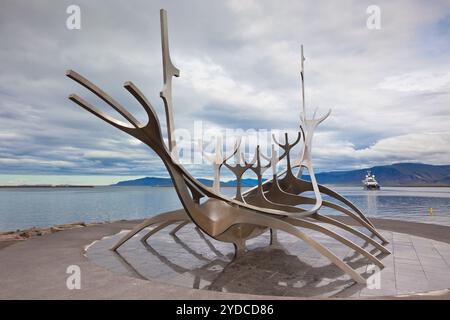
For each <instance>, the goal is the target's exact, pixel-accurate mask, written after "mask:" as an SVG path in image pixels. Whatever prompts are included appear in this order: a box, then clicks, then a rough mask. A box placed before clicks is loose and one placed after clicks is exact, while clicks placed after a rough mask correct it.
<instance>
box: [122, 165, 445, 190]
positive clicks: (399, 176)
mask: <svg viewBox="0 0 450 320" xmlns="http://www.w3.org/2000/svg"><path fill="white" fill-rule="evenodd" d="M368 170H370V171H371V172H372V173H373V174H375V176H376V179H377V181H378V183H379V184H380V185H381V186H417V187H419V186H450V165H439V166H436V165H430V164H423V163H396V164H392V165H387V166H375V167H372V168H367V169H360V170H350V171H331V172H321V173H318V174H316V178H317V181H318V182H319V183H321V184H332V185H343V186H359V185H361V184H362V182H361V180H363V179H364V177H365V174H366V172H367V171H368ZM303 178H304V179H307V180H308V179H309V177H308V176H303ZM199 181H200V182H202V183H203V184H205V185H208V186H211V185H212V180H209V179H199ZM256 184H257V180H256V179H243V180H242V185H243V186H254V185H256ZM221 185H222V186H224V187H233V186H236V181H235V180H231V181H226V182H222V183H221ZM114 186H154V187H156V186H159V187H166V186H167V187H168V186H172V180H171V179H170V178H155V177H147V178H142V179H137V180H127V181H121V182H119V183H117V184H115V185H114Z"/></svg>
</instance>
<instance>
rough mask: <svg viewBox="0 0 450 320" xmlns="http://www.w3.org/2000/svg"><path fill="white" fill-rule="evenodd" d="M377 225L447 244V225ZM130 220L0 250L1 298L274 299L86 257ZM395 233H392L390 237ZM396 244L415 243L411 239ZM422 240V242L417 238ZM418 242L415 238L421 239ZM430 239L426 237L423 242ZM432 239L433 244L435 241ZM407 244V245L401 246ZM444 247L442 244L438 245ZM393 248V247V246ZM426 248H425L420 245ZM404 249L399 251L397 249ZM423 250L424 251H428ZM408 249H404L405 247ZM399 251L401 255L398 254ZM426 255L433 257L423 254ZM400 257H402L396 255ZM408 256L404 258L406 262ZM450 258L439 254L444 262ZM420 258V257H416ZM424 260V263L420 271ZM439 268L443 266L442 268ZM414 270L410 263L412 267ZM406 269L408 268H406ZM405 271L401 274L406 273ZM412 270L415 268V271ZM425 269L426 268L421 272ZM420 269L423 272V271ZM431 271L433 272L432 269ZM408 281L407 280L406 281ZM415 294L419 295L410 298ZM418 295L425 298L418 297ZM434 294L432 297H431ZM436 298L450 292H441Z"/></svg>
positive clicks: (449, 237) (379, 222) (449, 232)
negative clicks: (74, 278) (134, 273)
mask: <svg viewBox="0 0 450 320" xmlns="http://www.w3.org/2000/svg"><path fill="white" fill-rule="evenodd" d="M374 222H375V224H376V225H377V226H378V227H381V228H382V229H385V230H393V231H400V232H405V231H408V233H410V234H414V235H415V236H417V237H427V236H429V237H433V239H434V240H436V241H442V242H446V243H450V228H449V227H442V226H435V225H425V224H420V223H411V222H400V221H392V220H384V219H383V220H381V219H379V220H376V219H375V220H374ZM135 223H136V221H134V222H115V223H110V224H102V225H95V226H88V227H84V228H79V229H71V230H66V231H63V232H59V233H55V234H50V235H45V236H42V237H36V238H32V239H30V240H27V241H24V242H21V243H17V244H14V245H11V246H8V247H6V248H3V249H1V250H0V298H1V299H37V298H39V299H125V298H126V299H224V298H225V299H244V298H245V299H254V298H265V299H267V298H277V297H276V296H273V297H272V296H256V295H247V294H244V293H223V292H217V291H207V290H195V289H189V288H187V287H180V286H176V285H172V284H168V283H161V282H156V281H153V280H144V279H139V278H133V277H129V276H126V275H121V274H118V273H116V272H114V273H113V272H110V271H108V270H106V269H104V268H102V267H100V266H97V265H96V264H95V263H93V262H91V261H89V259H88V258H87V257H85V256H84V247H85V246H86V245H87V244H90V243H92V242H93V241H95V240H98V239H101V238H102V237H104V236H108V235H114V234H116V233H118V232H119V231H120V230H123V229H130V228H131V227H132V226H133V225H135ZM394 236H395V235H394ZM406 237H407V238H408V240H405V239H406V238H404V239H399V245H401V243H400V242H402V240H403V242H406V243H411V244H413V245H415V242H417V240H414V239H415V237H410V236H409V237H408V236H406ZM420 241H422V240H420ZM420 241H419V242H420ZM427 241H428V243H430V242H429V240H427ZM433 243H434V242H433ZM405 245H406V244H405ZM441 246H442V245H441ZM395 249H396V248H395V247H394V250H395ZM424 249H425V247H424ZM399 250H400V251H399V252H402V251H401V250H402V249H399ZM426 251H427V250H424V251H423V253H426ZM405 252H407V251H405ZM401 254H402V253H400V255H401ZM421 256H423V257H424V259H428V258H430V259H432V258H433V257H427V256H426V255H422V254H421ZM399 258H400V259H402V258H401V257H400V256H399ZM408 258H409V260H414V259H415V258H414V259H411V257H408V256H404V257H403V259H406V260H407V261H406V263H405V267H406V265H413V264H411V263H409V260H408ZM447 258H449V259H450V256H449V257H447V256H445V257H444V256H442V259H443V260H444V261H447V262H448V260H446V259H447ZM417 259H418V260H419V262H421V261H422V260H421V258H420V256H419V255H417ZM69 265H78V266H80V268H81V275H82V281H81V285H82V288H81V290H69V289H67V286H66V280H67V277H68V276H69V275H68V274H67V273H66V269H67V267H68V266H69ZM423 266H424V264H422V269H423ZM440 267H442V265H441V266H440ZM411 268H413V267H411ZM406 271H408V270H406ZM406 271H405V272H406ZM413 271H414V270H413ZM425 271H426V270H425ZM425 271H424V272H425ZM430 272H431V273H433V272H434V271H433V270H431V271H430ZM408 281H409V280H408ZM414 297H418V296H414ZM420 297H424V296H423V295H421V296H420ZM433 297H436V296H433ZM438 297H442V298H448V297H449V295H448V294H446V293H444V294H443V295H441V294H440V293H439V295H438Z"/></svg>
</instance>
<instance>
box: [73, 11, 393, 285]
mask: <svg viewBox="0 0 450 320" xmlns="http://www.w3.org/2000/svg"><path fill="white" fill-rule="evenodd" d="M160 18H161V40H162V53H163V71H164V73H163V74H164V85H163V90H162V91H161V94H160V96H161V98H162V100H163V102H164V106H165V113H166V124H167V135H168V146H166V144H165V142H164V139H163V135H162V132H161V126H160V123H159V118H158V116H157V114H156V112H155V110H154V109H153V107H152V105H151V103H150V102H149V101H148V100H147V98H146V97H145V96H144V95H143V94H142V92H141V91H140V90H139V89H138V88H137V87H136V86H135V85H134V84H133V83H132V82H125V84H124V87H125V89H126V90H127V91H128V92H129V93H130V94H131V95H132V96H133V97H134V98H135V99H136V100H137V101H138V102H139V103H140V104H141V105H142V107H143V108H144V110H145V111H146V113H147V115H148V119H149V120H148V123H146V124H142V123H140V122H139V121H138V120H137V119H136V118H134V117H133V115H131V114H130V113H129V112H128V111H127V110H126V109H125V108H123V107H122V106H121V105H120V104H119V103H118V102H117V101H115V100H114V99H113V98H111V97H110V96H108V95H107V94H106V93H105V92H103V91H102V90H101V89H100V88H98V87H97V86H95V85H94V84H93V83H91V82H90V81H89V80H87V79H86V78H84V77H83V76H81V75H80V74H78V73H76V72H75V71H71V70H69V71H67V76H68V77H69V78H71V79H73V80H74V81H76V82H78V83H79V84H81V85H82V86H84V87H85V88H87V89H88V90H89V91H91V92H92V93H94V94H95V95H96V96H98V97H99V98H101V99H102V100H103V101H104V102H106V103H107V104H108V105H109V106H111V107H112V108H113V109H114V110H116V111H117V112H118V113H119V114H120V115H121V116H123V117H124V118H125V119H126V120H127V121H128V122H129V125H128V124H125V123H123V122H120V121H118V120H116V119H114V118H112V117H110V116H108V115H107V114H105V113H103V112H101V111H100V110H98V109H97V108H95V107H94V106H93V105H91V104H89V103H88V102H87V101H85V100H83V99H82V98H81V97H79V96H78V95H76V94H72V95H70V97H69V99H70V100H72V101H73V102H75V103H76V104H78V105H79V106H81V107H82V108H84V109H86V110H87V111H89V112H91V113H93V114H94V115H96V116H97V117H99V118H100V119H102V120H104V121H105V122H107V123H109V124H110V125H112V126H114V127H116V128H118V129H119V130H121V131H123V132H125V133H127V134H129V135H131V136H133V137H135V138H136V139H138V140H140V141H142V142H143V143H145V144H146V145H148V146H149V147H150V148H151V149H153V150H154V151H155V152H156V154H157V155H158V156H159V157H160V158H161V160H162V161H163V162H164V165H165V166H166V168H167V171H168V172H169V174H170V176H171V178H172V180H173V183H174V186H175V190H176V192H177V194H178V197H179V198H180V201H181V203H182V205H183V209H179V210H175V211H171V212H166V213H162V214H160V215H158V216H154V217H151V218H149V219H146V220H145V221H143V222H142V223H141V224H139V225H138V226H136V227H135V228H134V229H133V230H131V231H130V232H128V233H127V234H126V235H125V236H124V237H123V238H122V239H121V240H120V241H119V242H118V243H117V244H116V245H115V246H114V247H113V248H112V250H117V249H118V248H119V247H120V246H121V245H122V244H124V243H125V242H126V241H127V240H128V239H130V238H131V237H132V236H134V235H136V234H137V233H138V232H140V231H141V230H143V229H145V228H147V227H149V226H154V228H153V229H152V230H151V231H150V232H148V233H146V234H145V236H144V237H143V239H142V240H143V241H146V240H147V239H148V238H149V237H150V236H151V235H153V234H155V233H156V232H158V231H160V230H161V229H163V228H165V227H167V226H169V225H173V224H178V225H177V226H176V227H175V229H174V230H173V231H172V232H171V233H172V234H174V233H175V232H177V231H178V230H179V229H180V228H182V227H183V226H184V225H186V224H187V223H190V222H193V223H194V224H195V225H196V226H197V227H198V228H199V229H200V230H202V231H203V232H204V233H206V234H207V235H209V236H210V237H212V238H215V239H217V240H220V241H224V242H230V243H233V244H234V246H235V253H236V256H238V255H240V254H242V253H244V252H245V242H246V240H248V239H251V238H254V237H257V236H259V235H260V234H262V233H264V232H265V231H267V230H268V229H270V230H271V231H272V241H275V237H276V232H275V231H276V230H280V231H284V232H287V233H289V234H291V235H294V236H296V237H298V238H300V239H302V240H303V241H305V242H306V243H307V244H309V245H310V246H311V247H312V248H313V249H315V250H317V251H318V252H319V253H320V254H322V255H323V256H325V257H327V258H328V259H329V260H330V261H331V262H332V263H334V264H335V265H336V266H337V267H339V268H340V269H341V270H342V271H343V272H345V273H347V274H348V275H350V277H351V278H352V279H354V280H355V281H356V282H358V283H365V279H364V278H363V277H362V276H361V275H360V274H359V273H357V272H356V271H355V270H354V269H352V268H351V267H350V266H349V265H348V264H347V263H345V262H344V261H343V260H341V259H340V258H339V257H337V256H336V255H335V254H334V253H332V252H331V251H330V250H328V249H327V248H325V247H324V246H323V245H321V244H320V243H319V242H317V241H316V240H314V239H312V238H311V237H309V236H307V235H306V234H305V233H303V232H302V231H301V228H306V229H312V230H316V231H318V232H321V233H323V234H325V235H328V236H330V237H332V238H334V239H336V240H337V241H339V242H341V243H342V244H344V245H346V246H348V247H349V248H351V249H353V250H355V251H356V252H357V253H359V254H361V255H362V256H364V257H366V258H367V259H368V260H369V261H370V263H373V264H376V265H377V266H379V267H380V268H382V267H383V263H382V262H381V261H380V260H379V259H378V258H377V257H375V256H374V255H373V254H372V253H370V252H368V251H367V250H366V249H364V248H363V247H361V246H359V245H357V244H355V243H354V242H352V241H350V240H348V239H347V238H345V237H343V236H341V235H339V234H337V233H336V232H334V231H332V230H331V229H328V228H326V227H325V226H324V225H326V224H330V225H333V226H335V227H338V228H340V229H342V230H344V231H347V232H350V233H352V234H354V235H356V236H358V237H360V238H361V239H363V240H364V241H365V242H366V243H367V244H370V245H372V246H373V247H374V249H375V251H378V252H379V253H380V254H389V253H390V252H389V250H387V249H386V248H385V246H384V245H385V244H386V243H387V241H386V239H385V238H384V237H383V236H382V235H381V234H380V233H379V232H378V231H377V230H376V229H375V227H374V226H373V224H372V223H371V222H370V221H369V219H367V218H366V217H365V216H364V214H363V213H362V212H361V211H360V210H359V209H358V208H356V206H354V205H353V204H352V203H351V202H350V201H348V200H347V199H345V198H344V197H342V196H340V195H339V194H337V193H336V192H334V191H332V190H331V189H329V188H327V187H325V186H323V185H320V184H318V183H317V181H316V178H315V175H314V170H313V166H312V158H311V145H312V138H313V134H314V130H315V129H316V127H317V126H318V125H319V124H320V123H321V122H323V121H324V120H325V119H326V118H327V117H328V116H329V115H330V112H328V113H327V114H325V115H324V116H323V117H321V118H315V115H314V116H313V117H312V118H311V119H308V118H307V116H306V112H305V99H304V85H303V80H304V73H303V60H304V57H303V47H302V61H301V65H302V70H301V78H302V104H303V105H302V111H303V112H302V116H301V125H300V131H299V132H298V135H297V137H296V140H295V141H294V142H293V143H289V140H288V135H287V134H285V142H284V143H280V142H279V141H277V140H276V139H275V137H274V142H275V143H276V144H277V145H278V146H279V147H280V148H281V150H283V154H282V155H281V156H278V155H277V153H276V150H275V147H274V146H273V147H272V154H271V155H270V156H265V155H263V154H262V153H261V152H260V149H259V146H258V147H257V148H256V152H255V156H254V159H253V160H252V161H249V162H247V161H245V159H244V156H243V155H242V154H241V152H240V141H237V142H236V145H235V149H234V152H233V153H232V154H231V155H230V156H228V157H223V156H222V154H221V151H220V150H221V144H220V143H218V147H216V157H215V158H214V159H213V158H212V157H210V160H211V161H212V162H213V165H214V171H215V184H214V187H213V188H209V187H207V186H205V185H203V184H202V183H200V182H199V181H198V180H196V179H195V178H194V177H192V176H191V175H190V174H189V172H187V170H186V169H185V168H184V167H183V166H182V165H181V164H179V162H178V159H177V156H176V142H175V138H174V136H173V130H174V124H173V113H172V78H173V77H174V76H176V77H178V76H179V74H180V72H179V70H178V69H177V68H176V67H175V66H174V65H173V64H172V62H171V59H170V54H169V44H168V32H167V15H166V11H165V10H161V12H160ZM300 141H302V142H303V148H302V152H301V154H300V156H299V157H298V159H296V160H294V161H293V160H292V159H291V156H290V153H291V150H292V148H293V147H294V146H295V145H296V144H298V143H299V142H300ZM233 155H234V156H235V164H229V163H228V162H227V161H228V160H229V159H230V158H231V157H232V156H233ZM263 159H264V161H267V163H266V164H262V162H263ZM283 159H286V164H287V168H286V170H284V171H283V172H280V173H278V172H276V165H277V163H278V162H279V161H281V160H283ZM223 165H225V166H226V167H227V168H228V169H230V170H231V171H232V172H233V173H234V174H235V175H236V179H237V184H238V185H237V192H236V196H235V198H229V197H226V196H224V195H222V194H221V193H220V169H221V167H222V166H223ZM270 168H271V169H272V178H271V179H270V180H267V181H265V182H263V181H262V174H263V172H264V171H265V170H268V169H270ZM294 169H297V173H296V174H294V173H293V170H294ZM303 169H306V170H308V172H309V176H310V177H311V181H306V180H303V179H301V176H302V172H303ZM247 170H252V171H254V172H255V173H256V175H257V177H258V185H257V186H256V187H254V188H252V189H250V190H248V191H246V192H244V193H242V191H241V190H242V188H241V177H242V175H243V174H244V173H245V172H246V171H247ZM306 191H314V195H315V197H314V198H310V197H306V196H302V195H301V194H302V193H304V192H306ZM322 193H323V194H326V195H328V196H330V197H332V198H334V199H335V200H337V201H339V202H340V203H341V204H342V205H339V204H337V203H335V202H329V201H325V200H322ZM202 198H204V201H202V202H200V199H202ZM302 205H312V208H310V209H304V208H302V207H301V206H302ZM343 205H345V206H343ZM324 206H325V207H329V208H332V209H335V210H337V211H339V212H341V213H343V214H345V215H347V216H349V217H351V218H352V219H354V220H355V221H356V222H357V223H359V224H360V225H361V226H362V227H364V228H365V229H366V230H367V231H368V232H369V233H370V235H367V234H365V233H363V232H361V231H359V230H357V229H355V228H353V227H350V226H348V225H346V224H344V223H342V222H340V221H338V220H335V219H332V218H330V217H327V216H323V215H321V214H320V213H319V211H320V209H321V208H322V207H324ZM375 238H378V241H377V240H375Z"/></svg>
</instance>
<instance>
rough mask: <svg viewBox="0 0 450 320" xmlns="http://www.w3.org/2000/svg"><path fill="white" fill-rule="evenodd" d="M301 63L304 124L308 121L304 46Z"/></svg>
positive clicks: (302, 117) (302, 116)
mask: <svg viewBox="0 0 450 320" xmlns="http://www.w3.org/2000/svg"><path fill="white" fill-rule="evenodd" d="M301 55H302V56H301V62H300V76H301V78H302V115H301V117H300V118H301V120H302V123H303V124H304V123H305V121H306V108H305V69H304V65H303V62H304V61H305V56H304V55H303V45H301Z"/></svg>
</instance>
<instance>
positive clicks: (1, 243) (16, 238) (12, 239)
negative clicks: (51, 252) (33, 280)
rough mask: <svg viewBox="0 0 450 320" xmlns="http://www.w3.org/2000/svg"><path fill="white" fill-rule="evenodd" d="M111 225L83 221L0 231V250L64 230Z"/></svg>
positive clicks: (105, 222)
mask: <svg viewBox="0 0 450 320" xmlns="http://www.w3.org/2000/svg"><path fill="white" fill-rule="evenodd" d="M107 223H111V221H101V222H91V223H86V222H84V221H80V222H72V223H64V224H55V225H52V226H49V227H31V228H27V229H17V230H11V231H0V249H3V248H6V247H8V246H10V245H13V244H15V243H18V242H22V241H25V240H28V239H30V238H33V237H41V236H43V235H46V234H52V233H57V232H61V231H65V230H70V229H75V228H83V227H88V226H94V225H102V224H107Z"/></svg>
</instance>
